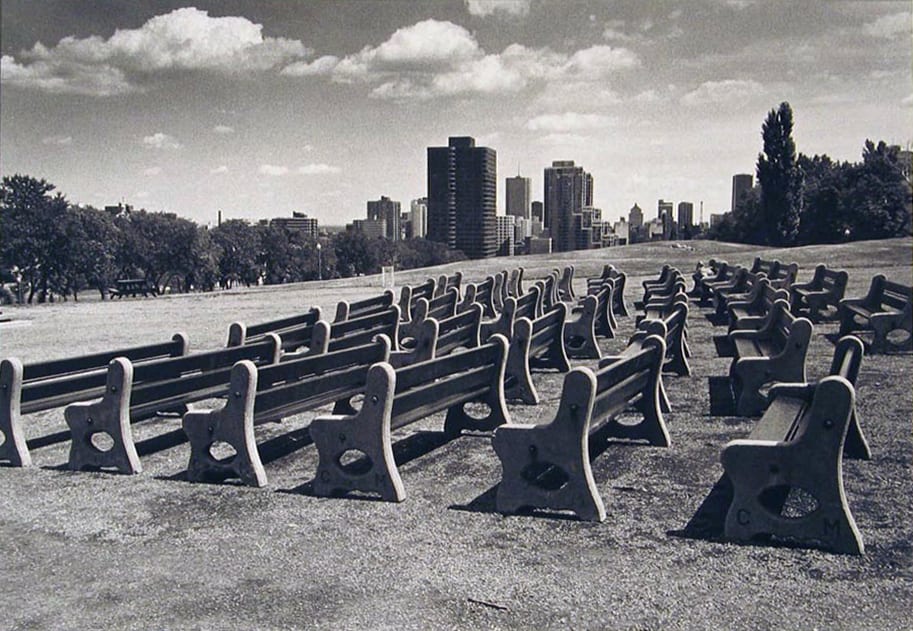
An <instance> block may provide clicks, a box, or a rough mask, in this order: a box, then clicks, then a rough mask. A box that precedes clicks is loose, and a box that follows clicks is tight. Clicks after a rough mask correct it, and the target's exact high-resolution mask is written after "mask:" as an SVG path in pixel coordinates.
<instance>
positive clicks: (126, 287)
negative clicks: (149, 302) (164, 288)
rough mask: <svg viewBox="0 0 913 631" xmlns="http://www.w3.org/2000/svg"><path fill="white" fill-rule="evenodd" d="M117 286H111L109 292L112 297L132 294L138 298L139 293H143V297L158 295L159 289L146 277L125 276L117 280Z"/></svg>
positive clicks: (132, 296) (131, 295)
mask: <svg viewBox="0 0 913 631" xmlns="http://www.w3.org/2000/svg"><path fill="white" fill-rule="evenodd" d="M115 285H116V287H110V288H109V289H108V293H109V294H111V297H112V298H123V297H124V296H130V297H131V298H136V296H137V294H142V295H143V298H146V297H148V296H150V295H152V296H158V289H156V287H155V284H154V283H153V282H152V281H150V280H148V279H146V278H125V279H123V280H119V281H116V282H115Z"/></svg>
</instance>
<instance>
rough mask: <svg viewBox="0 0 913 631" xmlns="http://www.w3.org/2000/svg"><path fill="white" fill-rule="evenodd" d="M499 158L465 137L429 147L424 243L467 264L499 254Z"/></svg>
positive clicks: (491, 151) (451, 138)
mask: <svg viewBox="0 0 913 631" xmlns="http://www.w3.org/2000/svg"><path fill="white" fill-rule="evenodd" d="M496 163H497V154H496V153H495V150H494V149H490V148H488V147H476V146H475V139H474V138H471V137H469V136H462V137H454V136H452V137H450V139H449V141H448V146H446V147H428V238H429V239H430V240H432V241H439V242H441V243H446V244H447V246H448V247H449V248H451V249H457V250H462V251H463V253H464V254H465V255H466V256H468V257H469V258H474V259H477V258H485V257H489V256H494V255H495V253H496V252H497V249H498V244H497V234H496V230H497V220H496V219H495V211H496V205H497V201H496V197H495V196H496V195H497V164H496Z"/></svg>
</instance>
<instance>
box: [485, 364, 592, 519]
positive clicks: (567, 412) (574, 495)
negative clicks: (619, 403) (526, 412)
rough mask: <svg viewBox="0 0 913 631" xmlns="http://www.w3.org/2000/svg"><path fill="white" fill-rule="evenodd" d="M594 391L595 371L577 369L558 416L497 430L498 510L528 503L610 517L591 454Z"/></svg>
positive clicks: (581, 514)
mask: <svg viewBox="0 0 913 631" xmlns="http://www.w3.org/2000/svg"><path fill="white" fill-rule="evenodd" d="M595 391H596V380H595V378H594V377H593V376H592V373H589V374H588V373H587V372H584V371H572V372H571V373H570V374H569V375H568V376H567V377H566V378H565V381H564V390H563V391H562V394H561V403H560V405H559V407H558V412H557V414H556V415H555V420H553V421H552V422H551V423H549V424H547V425H505V426H503V427H499V428H498V429H496V430H495V434H494V438H493V439H492V444H493V446H494V449H495V453H497V455H498V458H499V459H500V460H501V467H502V470H503V473H502V476H501V483H500V484H499V485H498V491H497V497H496V499H495V503H496V507H497V510H498V511H499V512H501V513H515V512H517V511H518V510H520V509H521V508H525V507H529V508H541V509H552V510H571V511H573V512H574V513H575V514H576V515H577V516H578V517H579V518H580V519H583V520H587V521H604V520H605V517H606V511H605V506H604V505H603V503H602V499H601V498H600V497H599V492H598V490H597V488H596V483H595V481H594V480H593V472H592V470H591V468H590V458H589V435H588V430H589V419H590V414H591V412H592V409H593V397H594V394H595Z"/></svg>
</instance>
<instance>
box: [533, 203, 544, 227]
mask: <svg viewBox="0 0 913 631" xmlns="http://www.w3.org/2000/svg"><path fill="white" fill-rule="evenodd" d="M532 215H533V216H532V218H533V219H538V220H539V224H540V225H543V226H544V225H545V206H544V205H543V204H542V202H533V203H532Z"/></svg>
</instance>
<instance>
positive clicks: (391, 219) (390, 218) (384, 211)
mask: <svg viewBox="0 0 913 631" xmlns="http://www.w3.org/2000/svg"><path fill="white" fill-rule="evenodd" d="M399 216H400V204H399V202H395V201H393V200H392V199H390V198H389V197H387V196H386V195H381V197H380V199H379V200H377V201H373V202H368V217H367V218H368V220H370V221H384V222H385V224H386V228H385V233H384V236H385V237H386V238H388V239H390V240H391V241H399V240H400V239H401V238H402V234H401V233H400V222H399Z"/></svg>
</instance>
